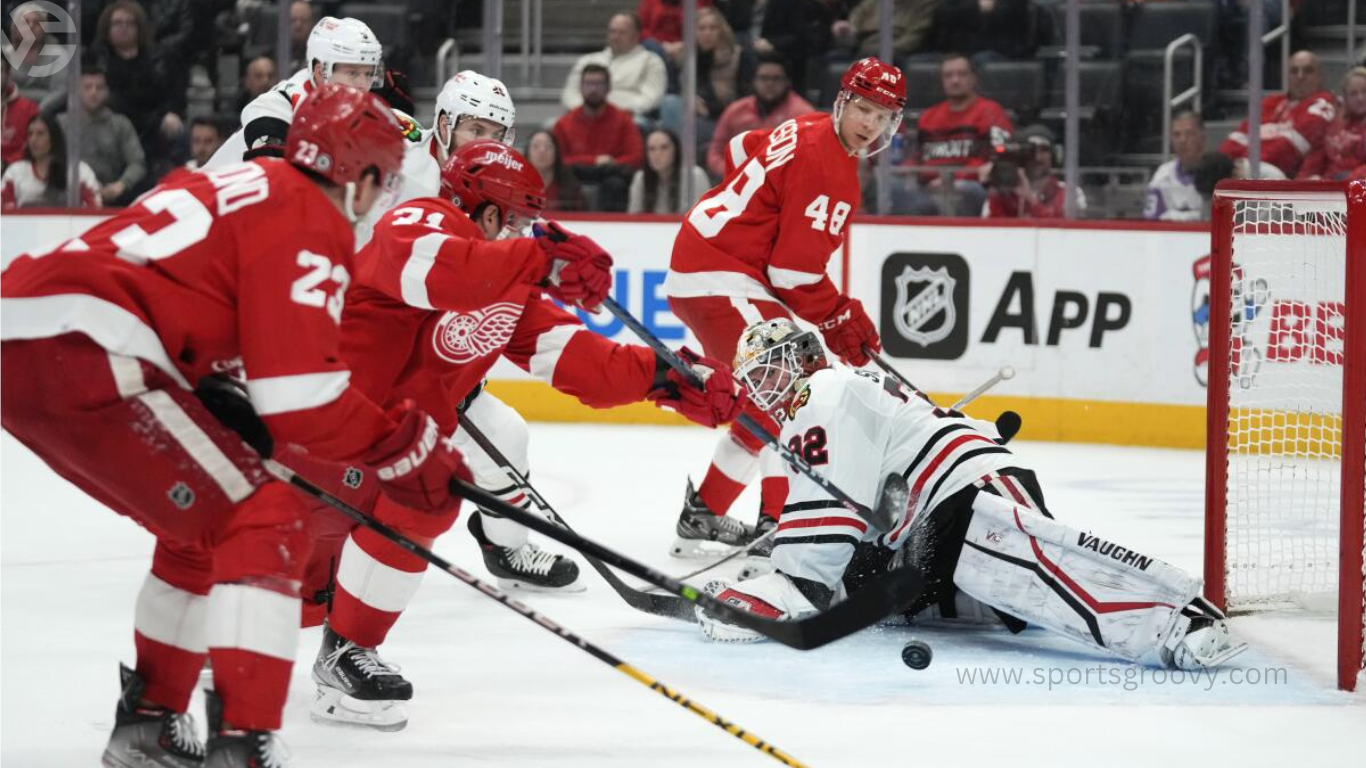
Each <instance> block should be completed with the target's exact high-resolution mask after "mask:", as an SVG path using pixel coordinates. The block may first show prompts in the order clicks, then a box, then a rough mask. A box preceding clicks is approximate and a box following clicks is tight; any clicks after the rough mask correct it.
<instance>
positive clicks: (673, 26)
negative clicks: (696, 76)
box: [636, 0, 711, 61]
mask: <svg viewBox="0 0 1366 768" xmlns="http://www.w3.org/2000/svg"><path fill="white" fill-rule="evenodd" d="M710 6H711V0H697V7H698V8H699V9H701V8H708V7H710ZM636 17H637V18H639V19H640V39H641V40H643V41H646V42H647V43H649V42H653V43H657V44H658V45H659V47H660V53H662V54H663V55H664V56H667V57H669V58H671V59H674V60H675V61H677V60H679V59H681V58H682V52H683V3H682V2H681V0H640V5H637V6H636Z"/></svg>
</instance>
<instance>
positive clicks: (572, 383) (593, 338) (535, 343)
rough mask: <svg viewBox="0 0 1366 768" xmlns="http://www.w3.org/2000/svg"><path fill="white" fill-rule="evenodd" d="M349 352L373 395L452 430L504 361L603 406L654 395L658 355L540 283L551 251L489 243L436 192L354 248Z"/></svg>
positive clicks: (530, 244) (345, 348) (527, 243)
mask: <svg viewBox="0 0 1366 768" xmlns="http://www.w3.org/2000/svg"><path fill="white" fill-rule="evenodd" d="M356 260H357V265H358V266H357V278H356V285H355V286H354V287H353V288H352V291H351V293H350V294H349V295H348V296H347V305H346V313H345V315H344V316H343V318H342V336H343V345H342V352H343V354H344V355H345V358H346V359H347V360H349V361H350V362H351V364H352V365H353V366H354V368H355V370H356V384H357V386H358V387H360V389H361V391H362V392H365V393H366V394H367V395H368V396H370V397H371V398H373V399H374V400H375V401H376V402H380V403H384V404H389V403H397V402H399V401H401V400H403V399H405V398H411V399H413V400H415V401H416V402H417V404H418V405H419V407H421V408H422V409H423V410H425V411H427V412H428V413H430V414H431V415H432V417H433V418H435V419H436V421H437V423H438V424H439V425H440V426H441V428H442V431H443V432H444V433H447V434H449V433H450V432H453V431H454V430H455V427H456V420H457V414H456V410H455V409H456V406H457V405H459V403H460V401H461V400H463V399H464V398H465V397H466V396H467V395H468V394H469V393H470V392H472V391H473V390H474V388H475V387H476V386H478V384H479V382H480V381H482V380H483V378H484V376H485V375H486V374H487V373H488V370H489V368H491V367H492V366H493V364H494V363H495V362H496V361H497V360H498V358H499V357H500V356H502V357H506V358H507V359H508V360H511V361H512V362H513V363H514V364H516V365H517V366H518V367H520V368H522V369H523V370H525V371H527V372H529V373H531V374H532V375H533V376H536V377H537V378H539V379H541V380H543V381H546V382H547V383H549V384H550V385H552V386H553V387H555V389H557V390H559V391H561V392H564V393H566V394H569V395H573V396H574V397H576V398H578V399H579V400H580V401H582V402H583V403H585V404H587V405H590V406H593V407H595V408H610V407H613V406H617V405H622V404H625V403H633V402H638V401H640V400H644V399H645V395H646V393H647V392H648V391H649V390H650V387H651V383H652V382H653V380H654V372H655V355H654V353H653V352H652V351H650V349H649V348H647V347H642V346H631V345H625V344H616V343H613V342H611V341H608V340H607V339H606V338H604V337H603V336H601V335H599V334H597V333H594V332H593V331H591V330H589V329H588V328H586V327H584V325H583V323H581V322H579V319H578V318H577V317H575V316H574V315H572V314H570V313H568V312H566V311H564V310H563V309H560V308H559V307H557V306H556V305H555V304H554V302H552V301H550V299H548V298H546V296H545V295H544V294H543V293H542V291H541V289H540V288H539V287H538V286H537V285H536V283H537V282H539V281H540V280H541V279H542V278H543V277H544V275H545V255H544V253H543V252H542V251H541V249H540V246H538V245H537V244H536V242H535V241H534V240H531V239H529V238H515V239H509V240H486V239H485V238H484V235H483V233H482V232H481V231H480V230H479V228H478V227H477V226H476V225H475V224H474V222H472V221H470V219H469V217H468V216H466V215H465V214H464V213H463V212H461V211H460V210H459V209H458V208H456V207H455V206H454V205H452V204H450V203H449V202H447V201H445V200H441V199H439V198H422V199H418V200H409V201H408V202H407V203H405V204H403V205H401V206H399V207H398V208H395V209H394V210H392V211H390V212H389V213H387V214H385V216H384V217H383V218H382V219H380V222H379V224H378V225H377V226H376V227H375V234H374V237H372V238H371V240H370V243H369V244H368V245H366V246H365V247H364V248H362V249H361V251H360V253H359V254H357V255H356Z"/></svg>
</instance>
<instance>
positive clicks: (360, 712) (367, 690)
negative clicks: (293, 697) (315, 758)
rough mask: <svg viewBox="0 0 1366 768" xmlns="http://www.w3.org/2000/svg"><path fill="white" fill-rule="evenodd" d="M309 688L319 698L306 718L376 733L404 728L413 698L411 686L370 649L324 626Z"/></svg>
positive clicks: (394, 667) (396, 668)
mask: <svg viewBox="0 0 1366 768" xmlns="http://www.w3.org/2000/svg"><path fill="white" fill-rule="evenodd" d="M313 682H314V683H317V685H318V697H317V698H316V699H314V701H313V705H312V707H311V708H310V714H311V715H312V717H313V719H314V720H315V721H316V722H319V723H327V724H330V725H355V726H361V727H364V728H374V729H375V730H379V731H399V730H402V729H403V727H404V726H406V725H407V724H408V709H407V707H406V706H404V704H403V702H405V701H408V700H409V699H411V698H412V697H413V684H412V683H410V682H408V681H407V680H405V679H404V678H403V675H401V674H399V668H398V667H397V666H395V665H393V664H389V663H388V662H386V661H384V660H383V659H381V658H380V657H379V652H378V651H376V650H375V649H374V648H365V647H362V646H359V645H356V644H355V643H353V642H351V641H350V640H347V639H346V638H344V637H342V636H341V635H339V634H337V633H336V632H333V631H332V628H331V627H329V626H326V625H324V627H323V645H322V648H320V649H319V650H318V659H317V660H316V661H314V662H313Z"/></svg>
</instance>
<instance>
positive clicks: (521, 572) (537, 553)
mask: <svg viewBox="0 0 1366 768" xmlns="http://www.w3.org/2000/svg"><path fill="white" fill-rule="evenodd" d="M484 514H487V513H485V512H475V513H474V514H472V515H470V520H469V529H470V533H471V534H472V535H473V536H474V540H475V541H477V542H479V550H480V551H481V552H483V553H484V567H485V568H488V569H489V573H491V574H493V575H494V576H495V577H497V579H498V586H499V587H501V588H503V589H524V590H527V591H530V592H582V591H583V590H584V589H586V586H585V585H584V583H583V582H582V581H581V580H580V579H579V566H578V564H577V563H575V562H574V561H573V560H570V559H569V558H567V557H565V556H564V555H557V554H555V553H553V552H547V551H545V550H543V549H541V548H540V547H538V546H536V545H535V544H532V543H531V542H527V543H525V544H523V545H522V546H520V547H500V546H498V545H497V544H495V543H493V542H492V541H490V540H489V538H488V536H487V535H486V534H485V533H484V523H483V521H482V520H481V517H482V516H483V515H484Z"/></svg>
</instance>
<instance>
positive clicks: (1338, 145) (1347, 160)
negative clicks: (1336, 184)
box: [1299, 112, 1366, 181]
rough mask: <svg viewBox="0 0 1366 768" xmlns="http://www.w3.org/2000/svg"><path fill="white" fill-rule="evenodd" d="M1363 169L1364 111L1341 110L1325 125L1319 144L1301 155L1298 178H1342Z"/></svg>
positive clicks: (1365, 153) (1365, 167) (1365, 144)
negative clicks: (1321, 140)
mask: <svg viewBox="0 0 1366 768" xmlns="http://www.w3.org/2000/svg"><path fill="white" fill-rule="evenodd" d="M1363 171H1366V115H1349V114H1347V113H1346V112H1343V113H1341V114H1339V115H1338V116H1337V119H1336V120H1334V121H1333V123H1332V124H1331V125H1329V126H1328V132H1327V134H1326V135H1325V136H1324V137H1323V146H1321V147H1319V148H1318V149H1316V150H1314V151H1313V152H1310V153H1309V157H1307V158H1305V160H1304V165H1302V166H1300V173H1299V178H1301V179H1306V178H1323V179H1332V180H1334V181H1342V180H1344V179H1350V178H1353V174H1360V173H1361V172H1363Z"/></svg>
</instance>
